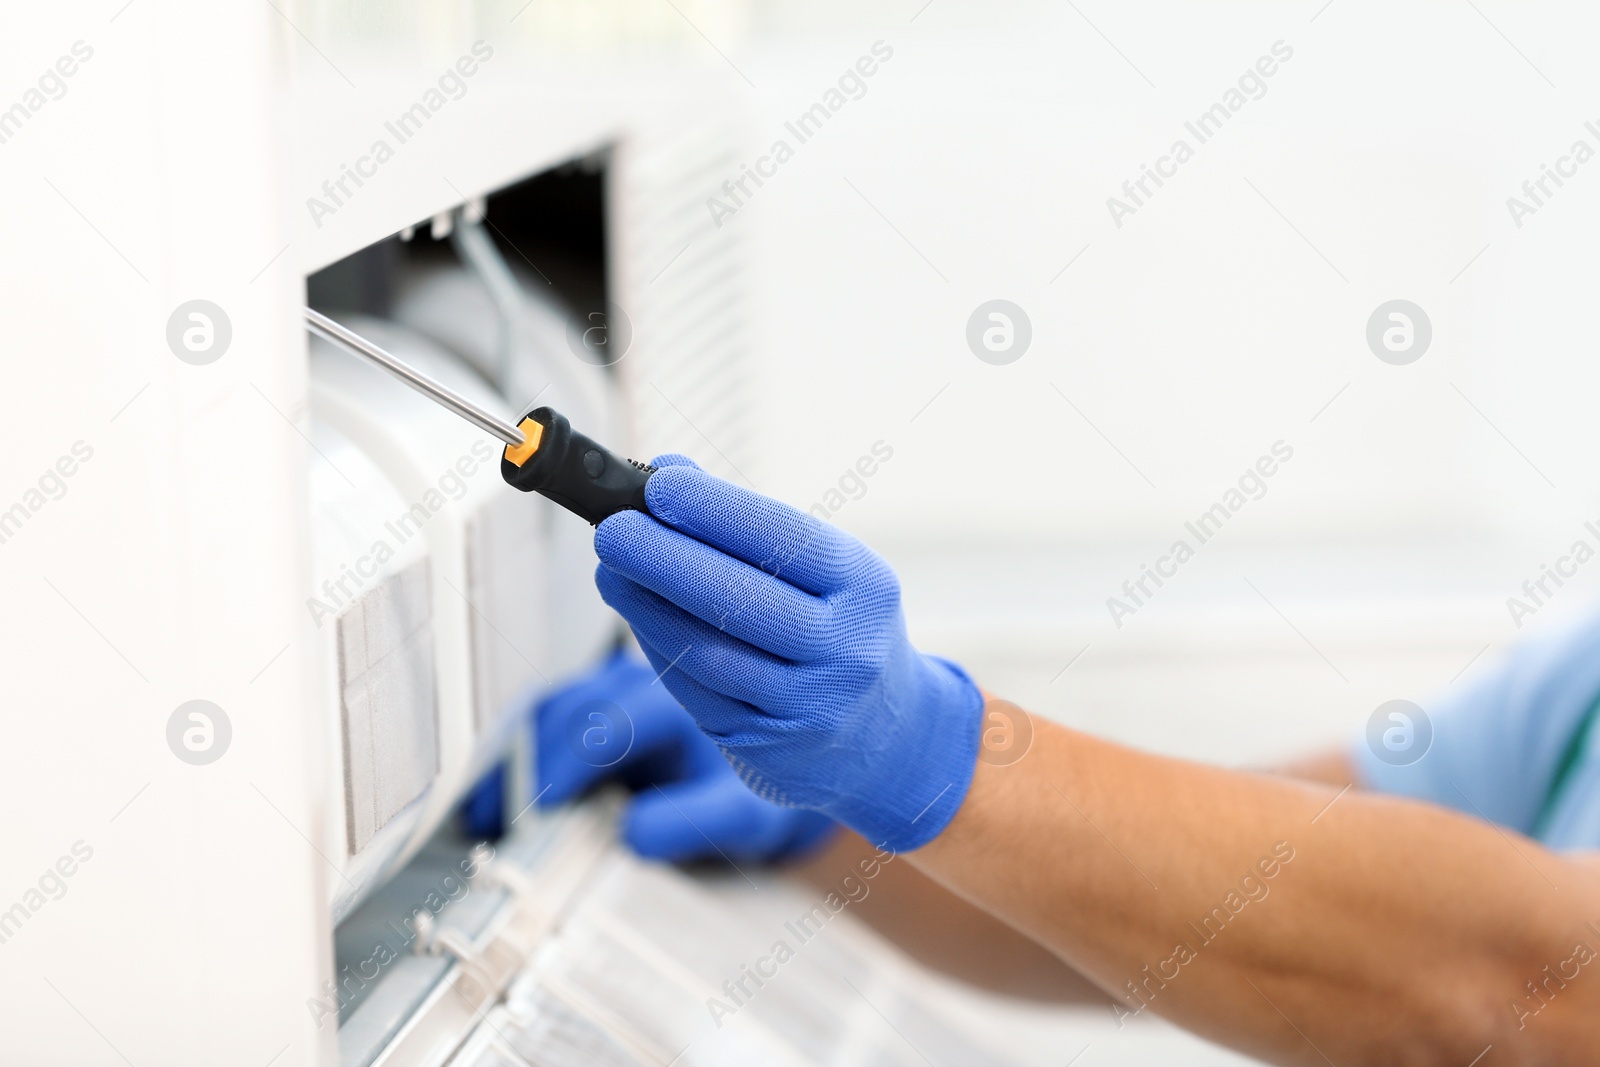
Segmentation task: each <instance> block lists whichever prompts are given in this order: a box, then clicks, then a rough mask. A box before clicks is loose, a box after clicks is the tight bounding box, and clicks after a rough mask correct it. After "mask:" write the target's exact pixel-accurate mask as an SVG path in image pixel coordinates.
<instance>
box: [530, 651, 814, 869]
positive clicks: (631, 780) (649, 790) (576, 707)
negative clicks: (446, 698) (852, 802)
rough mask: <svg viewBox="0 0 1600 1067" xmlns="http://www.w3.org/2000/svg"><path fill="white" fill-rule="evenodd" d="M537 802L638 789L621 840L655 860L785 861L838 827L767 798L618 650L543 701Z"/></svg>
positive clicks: (652, 675)
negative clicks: (605, 785)
mask: <svg viewBox="0 0 1600 1067" xmlns="http://www.w3.org/2000/svg"><path fill="white" fill-rule="evenodd" d="M536 715H537V721H536V728H537V730H538V734H537V739H536V740H537V744H536V745H535V752H536V753H537V759H538V790H539V794H538V798H539V802H540V803H541V804H543V805H546V806H549V805H555V804H560V803H564V802H566V801H568V800H571V799H572V798H574V797H576V796H579V795H580V794H582V793H584V792H587V791H588V790H589V789H590V788H591V787H593V786H595V785H597V784H599V783H600V782H603V781H608V780H611V779H616V780H619V781H621V782H622V783H623V784H625V785H627V786H629V787H630V788H632V789H634V790H636V791H637V795H636V796H635V797H634V798H633V799H632V800H631V801H630V802H629V804H628V807H627V809H626V810H625V811H624V812H623V814H622V822H621V826H620V832H621V834H622V838H623V840H625V841H626V842H627V843H628V844H629V845H630V846H631V847H632V848H633V850H634V851H635V852H638V853H639V854H640V855H642V856H648V857H650V858H651V859H663V860H674V861H682V860H697V859H714V858H716V857H717V856H719V855H720V856H722V857H724V858H728V859H732V860H734V861H735V862H738V861H742V860H758V861H770V860H782V859H789V858H792V857H796V856H800V855H802V854H804V853H806V852H808V851H810V850H812V849H814V848H816V847H819V846H820V845H821V844H822V843H823V842H824V841H826V840H827V839H828V837H829V836H830V835H831V834H832V833H833V831H834V830H835V825H834V823H833V821H832V820H831V819H828V818H827V817H826V816H824V815H820V814H818V813H816V812H811V811H796V810H795V809H793V808H782V807H778V806H777V805H775V804H772V803H769V802H768V801H765V800H762V799H761V798H760V797H758V796H756V795H755V794H754V793H752V792H750V790H748V789H746V788H745V786H744V783H743V782H741V781H739V779H738V777H737V776H736V775H735V774H734V773H733V768H731V767H729V766H728V761H727V760H726V759H724V758H723V757H722V753H720V752H718V751H717V746H716V745H714V744H712V743H711V741H710V739H708V738H707V737H706V736H705V734H703V733H701V732H700V730H699V728H698V727H697V726H695V724H694V720H693V719H691V718H690V717H689V715H688V713H687V712H685V711H684V710H683V708H681V707H679V706H678V701H677V700H676V699H675V698H674V697H673V695H672V694H671V693H670V692H668V691H667V689H666V688H665V687H663V686H662V685H661V684H660V683H659V682H657V681H656V672H655V671H653V670H652V669H651V668H650V667H649V666H648V665H647V664H645V663H644V662H643V661H641V660H640V659H639V658H638V657H637V656H634V655H629V654H628V653H627V652H623V651H618V652H616V653H614V654H613V655H612V656H610V657H609V658H608V659H607V660H606V661H605V662H604V663H602V664H600V666H598V667H597V668H595V669H594V670H593V671H591V672H590V673H588V674H587V675H584V676H583V677H582V678H580V679H578V680H577V681H575V682H572V683H570V684H568V685H566V686H564V687H563V688H561V689H559V690H557V691H556V692H555V693H552V694H551V695H550V696H548V697H546V698H545V699H544V700H542V701H540V702H539V706H538V709H537V712H536Z"/></svg>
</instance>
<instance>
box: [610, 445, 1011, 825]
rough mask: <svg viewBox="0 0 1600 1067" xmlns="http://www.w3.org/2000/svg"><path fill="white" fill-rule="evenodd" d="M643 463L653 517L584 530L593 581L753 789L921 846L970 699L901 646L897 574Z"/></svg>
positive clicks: (829, 532) (949, 781) (758, 502)
mask: <svg viewBox="0 0 1600 1067" xmlns="http://www.w3.org/2000/svg"><path fill="white" fill-rule="evenodd" d="M655 464H656V466H658V467H660V468H661V469H660V470H658V471H656V473H654V474H652V475H651V476H650V481H649V483H648V484H647V485H646V487H645V500H646V502H647V504H648V505H649V508H650V512H651V513H650V514H649V515H646V514H644V513H642V512H637V511H624V512H619V513H618V514H615V515H612V516H611V517H610V518H608V519H606V520H605V521H604V522H602V523H601V524H600V526H599V528H598V529H597V530H596V531H595V551H596V553H597V554H598V555H599V557H600V568H599V570H598V571H597V572H596V574H595V582H596V584H597V585H598V586H599V587H600V595H601V596H602V597H604V598H605V601H606V603H608V604H610V605H611V606H612V607H613V608H615V609H616V610H617V611H618V612H620V613H621V614H622V616H623V618H625V619H627V620H628V623H629V625H631V626H632V627H633V632H634V634H635V636H637V637H638V639H639V643H640V645H641V646H642V647H643V649H644V652H645V655H646V656H647V657H648V658H649V660H650V662H651V663H652V664H653V665H654V666H655V668H656V670H658V671H660V672H662V679H661V680H662V682H663V683H664V684H665V685H666V686H667V688H669V689H671V690H672V692H673V694H674V695H676V696H677V698H678V700H679V701H680V702H681V703H682V704H683V706H684V707H685V708H687V709H688V710H689V713H690V714H691V715H693V716H694V717H695V720H696V721H697V722H698V723H699V724H700V727H701V729H703V730H705V731H706V733H707V734H709V735H710V736H711V737H712V738H713V739H714V740H715V741H716V742H717V744H718V745H719V746H720V747H721V748H722V751H723V753H724V754H725V755H727V757H728V759H729V760H730V761H732V763H733V765H734V768H735V769H736V770H737V771H738V772H739V776H740V777H741V778H743V779H744V781H745V784H747V785H749V786H750V788H751V789H752V790H753V791H754V792H755V793H756V794H757V795H759V796H762V797H766V798H767V799H769V800H773V801H775V802H778V803H782V804H788V805H795V806H799V807H805V808H811V809H813V810H816V811H822V812H826V813H827V814H828V815H831V816H832V817H833V818H835V819H837V820H838V821H839V822H842V823H844V824H845V825H846V826H849V827H851V828H852V829H854V830H856V831H858V832H859V833H861V834H862V835H863V836H864V837H866V839H867V840H868V841H870V842H872V843H873V844H877V845H881V846H886V847H888V848H892V849H894V850H896V851H902V850H906V849H913V848H918V847H920V846H921V845H924V844H926V843H927V842H928V841H930V840H932V839H933V838H934V837H935V836H937V835H938V834H939V832H940V831H942V830H943V829H944V828H945V826H946V825H947V824H948V823H949V822H950V820H951V819H952V818H953V817H954V816H955V813H956V809H958V808H959V807H960V806H961V802H962V801H963V800H964V799H965V797H966V793H967V788H968V786H969V785H970V784H971V781H972V773H973V768H974V764H975V762H976V760H977V754H978V741H979V730H980V725H981V721H982V712H983V698H982V695H981V694H980V693H979V691H978V687H977V686H976V685H975V684H973V682H972V679H970V678H969V677H967V675H966V673H965V672H964V671H963V670H962V669H961V668H960V667H957V666H956V665H955V664H953V663H948V662H946V661H944V660H940V659H935V658H933V657H929V656H924V655H923V654H922V653H920V652H918V651H917V650H916V649H915V648H913V647H912V646H911V642H910V641H909V640H907V638H906V628H905V621H904V619H903V618H902V616H901V612H900V586H899V582H898V581H897V580H896V579H895V576H894V572H893V571H891V570H890V569H889V566H888V564H886V563H884V561H883V560H882V559H880V558H879V557H878V556H877V555H875V554H874V553H873V552H872V551H871V550H870V549H868V548H867V547H866V546H865V545H863V544H862V543H861V542H860V541H858V540H856V539H855V538H853V537H851V536H849V535H848V534H846V533H843V532H842V531H840V530H839V529H837V528H836V527H834V526H831V525H829V524H828V523H825V522H822V521H821V520H819V519H817V518H815V517H813V516H811V515H807V514H806V513H804V512H801V511H797V510H796V509H794V508H792V507H789V506H788V505H787V504H782V503H780V502H778V501H776V500H772V499H770V498H768V497H764V496H761V495H760V494H758V493H754V492H751V491H749V490H746V489H742V488H740V487H738V486H736V485H731V484H729V483H728V482H724V481H722V480H721V479H719V478H714V477H712V476H711V475H709V474H707V473H705V472H704V471H702V470H700V468H699V467H697V466H695V465H694V464H693V463H692V462H691V461H689V460H687V459H684V458H683V457H680V456H662V457H659V458H657V459H656V460H655Z"/></svg>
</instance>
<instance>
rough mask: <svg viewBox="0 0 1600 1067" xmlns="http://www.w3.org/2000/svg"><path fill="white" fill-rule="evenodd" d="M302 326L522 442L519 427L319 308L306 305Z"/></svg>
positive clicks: (510, 442) (481, 424) (509, 441)
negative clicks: (340, 323)
mask: <svg viewBox="0 0 1600 1067" xmlns="http://www.w3.org/2000/svg"><path fill="white" fill-rule="evenodd" d="M306 328H307V329H308V330H310V331H311V332H312V333H314V334H316V335H317V336H318V337H321V338H323V339H324V340H327V341H331V342H333V343H334V344H335V345H337V346H338V347H340V348H342V349H344V350H345V351H346V352H349V353H351V354H353V355H357V356H360V357H361V358H362V359H364V360H366V361H367V362H369V363H375V364H377V365H378V366H379V367H382V368H383V369H384V370H386V371H388V372H389V373H390V374H392V375H394V376H395V377H396V378H399V379H400V380H401V381H402V382H405V383H406V384H407V385H409V386H410V387H411V388H413V389H415V390H416V391H417V392H419V393H421V394H422V395H423V396H425V397H428V398H429V399H430V400H432V401H433V402H434V403H436V404H441V405H443V406H444V407H447V408H449V409H450V410H451V411H453V412H455V413H456V414H457V415H460V416H461V417H462V418H464V419H466V420H467V421H468V422H470V423H472V424H473V425H475V426H478V427H479V428H481V429H483V430H484V431H485V432H487V433H492V434H494V435H495V436H496V437H498V438H499V439H500V440H502V441H504V442H505V443H506V444H508V445H520V444H522V443H523V440H524V438H523V436H522V431H521V430H519V429H517V428H516V427H515V426H513V425H511V424H510V423H509V422H506V421H505V420H504V419H502V418H500V417H499V416H497V415H495V414H494V413H493V412H489V411H485V410H484V409H483V408H480V407H479V406H478V405H476V404H474V403H473V402H472V401H470V400H468V399H467V398H466V397H464V396H461V395H460V394H459V393H457V392H455V391H454V390H451V389H447V388H446V387H444V386H443V385H440V384H439V383H438V382H436V381H434V380H433V379H432V378H430V377H428V376H427V375H426V374H423V373H422V372H421V371H419V370H417V369H416V368H415V367H413V366H411V365H410V364H408V363H406V362H405V361H403V360H400V359H397V358H395V357H394V356H392V355H390V354H389V353H388V352H385V351H384V350H383V349H381V348H379V347H378V346H377V345H375V344H373V343H372V342H371V341H369V340H367V339H366V338H365V337H362V336H361V335H360V334H358V333H356V332H355V331H353V330H350V329H347V328H345V327H343V326H341V325H339V324H338V323H337V322H334V321H333V320H332V319H330V318H328V316H326V315H324V314H322V313H321V312H320V311H313V310H312V309H311V308H306Z"/></svg>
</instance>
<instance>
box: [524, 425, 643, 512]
mask: <svg viewBox="0 0 1600 1067" xmlns="http://www.w3.org/2000/svg"><path fill="white" fill-rule="evenodd" d="M517 428H518V429H519V430H521V431H522V433H523V435H524V436H525V437H526V438H527V440H526V441H525V442H524V443H523V444H522V445H507V446H506V450H505V452H504V454H503V455H502V456H501V457H500V476H501V477H502V478H504V479H505V480H506V482H507V483H508V484H509V485H512V486H514V487H515V488H517V489H520V490H522V491H523V492H524V493H540V494H543V495H544V496H547V497H549V498H550V499H551V500H554V501H555V502H556V503H557V504H560V505H561V506H562V507H564V508H566V509H567V510H568V511H570V512H572V513H573V514H574V515H579V516H581V517H583V518H584V519H587V520H588V522H589V525H591V526H598V525H599V524H600V523H601V522H602V521H604V520H605V519H606V518H607V517H608V516H610V515H615V514H616V513H617V512H619V511H627V510H630V509H631V510H633V511H645V512H648V511H649V509H648V508H647V507H646V506H645V502H644V485H645V482H647V481H649V480H650V475H651V474H653V473H655V468H654V467H651V466H648V465H646V464H644V463H639V462H637V461H635V460H631V459H625V458H623V457H621V456H618V455H617V454H616V453H614V452H612V451H611V450H610V449H608V448H606V447H605V446H604V445H602V444H600V443H599V442H598V441H595V440H594V439H593V438H591V437H588V436H587V435H585V434H581V433H579V432H578V431H576V430H574V429H573V428H572V424H571V423H569V422H568V421H567V418H566V416H565V415H562V414H561V413H560V412H559V411H556V410H555V409H553V408H535V409H534V410H533V411H530V412H529V413H528V414H527V415H525V416H524V417H523V419H522V422H521V423H520V424H519V425H518V427H517Z"/></svg>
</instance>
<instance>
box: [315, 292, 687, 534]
mask: <svg viewBox="0 0 1600 1067" xmlns="http://www.w3.org/2000/svg"><path fill="white" fill-rule="evenodd" d="M305 313H306V329H308V330H309V331H310V332H312V333H314V334H316V335H317V336H318V337H321V338H323V339H324V340H327V341H330V342H332V343H333V345H334V346H335V347H337V348H342V349H343V350H345V351H346V352H349V353H350V354H352V355H355V356H359V357H360V358H362V359H364V360H366V361H367V362H369V363H372V364H374V365H376V366H378V367H381V368H383V369H384V370H385V371H388V372H389V373H390V374H392V375H394V376H395V377H396V378H398V379H400V380H401V381H402V382H404V383H405V384H406V385H408V386H410V387H411V388H412V389H415V390H416V391H417V392H419V393H421V394H422V395H423V396H425V397H427V398H428V399H429V400H432V401H433V402H434V403H436V404H438V405H440V406H441V407H444V408H448V409H449V410H451V411H453V412H455V413H456V414H457V415H460V416H461V417H462V418H464V419H466V420H467V421H468V422H470V423H472V424H473V425H474V426H477V427H478V428H479V429H481V430H484V431H486V432H488V433H491V434H493V435H494V436H495V437H498V438H499V439H500V440H501V441H504V442H505V446H506V447H505V452H504V454H503V455H502V456H501V457H500V476H501V477H502V478H504V479H505V480H506V483H507V484H509V485H511V486H512V487H513V488H516V489H520V490H521V491H522V492H524V493H529V492H537V493H539V494H541V495H543V496H546V497H548V498H549V499H551V500H553V501H555V502H556V503H557V504H560V505H561V506H562V507H564V508H566V509H567V510H568V511H570V512H572V513H573V514H575V515H579V516H581V517H583V518H584V519H586V520H588V522H589V525H591V526H598V525H599V524H600V523H601V522H602V521H603V520H604V519H605V518H606V517H607V516H610V515H615V514H616V513H617V512H619V511H628V510H632V511H648V510H649V509H648V508H647V507H646V506H645V501H644V486H645V482H647V481H649V479H650V475H651V474H653V473H655V468H654V467H651V466H649V465H647V464H644V463H640V462H638V461H637V460H632V459H625V458H623V457H620V456H617V455H616V454H615V453H613V452H612V451H611V450H610V449H608V448H606V447H605V446H604V445H602V444H600V443H598V442H597V441H595V440H593V439H592V438H590V437H588V436H586V435H585V434H582V433H579V432H578V431H577V430H574V429H573V428H572V425H571V423H569V422H568V421H567V419H566V416H564V415H562V414H561V413H560V412H558V411H556V410H554V409H553V408H548V407H541V408H535V409H534V410H532V411H530V412H528V413H527V414H526V415H524V416H523V417H522V419H521V420H520V421H519V422H518V424H517V425H515V426H513V425H511V424H510V423H509V422H506V421H505V420H504V419H502V418H500V417H499V416H498V415H496V414H494V413H493V412H491V411H485V410H484V409H483V408H481V407H479V406H478V405H477V404H474V403H473V402H472V401H470V400H468V399H467V398H466V397H464V396H462V395H461V394H460V393H457V392H455V391H454V390H453V389H450V388H448V387H446V386H444V385H441V384H440V383H439V382H436V381H434V380H433V379H432V378H430V377H428V376H427V375H426V374H423V373H422V372H421V371H419V370H417V369H416V368H415V367H413V366H411V365H410V364H409V363H406V362H405V361H404V360H402V359H399V358H397V357H395V356H394V355H393V354H391V353H389V352H386V351H385V350H384V349H382V348H380V347H379V346H377V345H375V344H373V343H372V342H371V341H369V340H367V339H366V338H365V337H362V336H361V335H360V334H358V333H356V332H355V331H354V330H351V329H349V328H348V327H346V326H342V325H340V324H339V323H337V322H335V321H334V320H333V319H330V318H329V317H328V316H326V315H324V314H322V313H321V312H320V311H316V310H314V309H312V308H309V307H308V308H306V309H305Z"/></svg>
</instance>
